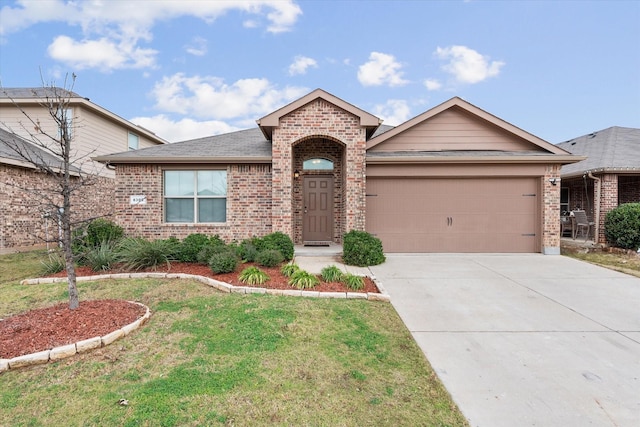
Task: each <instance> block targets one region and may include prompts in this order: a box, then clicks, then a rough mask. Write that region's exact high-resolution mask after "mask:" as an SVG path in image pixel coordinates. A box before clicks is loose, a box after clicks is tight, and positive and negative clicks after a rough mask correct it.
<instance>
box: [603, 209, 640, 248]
mask: <svg viewBox="0 0 640 427" xmlns="http://www.w3.org/2000/svg"><path fill="white" fill-rule="evenodd" d="M604 235H605V237H606V238H607V242H609V244H611V245H613V246H616V247H619V248H624V249H633V250H637V249H638V248H640V203H625V204H623V205H620V206H618V207H617V208H615V209H614V210H612V211H611V212H609V213H607V216H606V217H605V219H604Z"/></svg>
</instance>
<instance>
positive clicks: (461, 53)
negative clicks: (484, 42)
mask: <svg viewBox="0 0 640 427" xmlns="http://www.w3.org/2000/svg"><path fill="white" fill-rule="evenodd" d="M435 55H436V56H437V57H438V58H440V59H443V60H446V61H449V62H448V63H447V64H445V65H443V66H442V69H443V70H444V71H446V72H447V73H449V74H451V75H452V76H453V77H454V78H455V79H456V81H457V82H459V83H468V84H473V83H479V82H481V81H483V80H486V79H488V78H490V77H495V76H497V75H498V74H499V73H500V69H501V68H502V67H503V66H504V65H505V63H504V62H502V61H490V59H489V57H488V56H485V55H481V54H480V53H478V52H476V51H475V50H473V49H470V48H468V47H466V46H449V47H444V48H441V47H438V48H437V49H436V52H435Z"/></svg>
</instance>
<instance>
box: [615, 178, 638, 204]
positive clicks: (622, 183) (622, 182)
mask: <svg viewBox="0 0 640 427" xmlns="http://www.w3.org/2000/svg"><path fill="white" fill-rule="evenodd" d="M618 203H619V204H621V205H622V204H624V203H640V175H635V176H634V175H618Z"/></svg>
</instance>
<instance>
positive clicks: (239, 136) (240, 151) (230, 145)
mask: <svg viewBox="0 0 640 427" xmlns="http://www.w3.org/2000/svg"><path fill="white" fill-rule="evenodd" d="M93 160H96V161H99V162H107V163H113V164H118V163H224V162H227V163H231V162H241V163H271V142H269V141H267V139H265V137H264V135H263V134H262V132H260V129H258V128H253V129H246V130H240V131H236V132H231V133H225V134H222V135H214V136H207V137H204V138H198V139H192V140H188V141H183V142H174V143H172V144H167V145H157V146H155V147H149V148H141V149H140V150H133V151H125V152H122V153H116V154H109V155H105V156H99V157H94V158H93Z"/></svg>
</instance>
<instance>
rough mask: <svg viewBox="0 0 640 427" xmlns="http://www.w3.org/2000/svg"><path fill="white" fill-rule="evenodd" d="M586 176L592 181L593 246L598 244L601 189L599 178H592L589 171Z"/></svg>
mask: <svg viewBox="0 0 640 427" xmlns="http://www.w3.org/2000/svg"><path fill="white" fill-rule="evenodd" d="M587 176H588V177H589V178H591V179H592V180H593V181H594V186H593V205H594V206H593V216H594V218H593V222H595V227H594V230H593V236H594V240H595V244H598V243H599V242H600V193H601V189H602V180H601V179H600V178H596V177H595V176H593V174H592V173H591V171H587Z"/></svg>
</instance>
